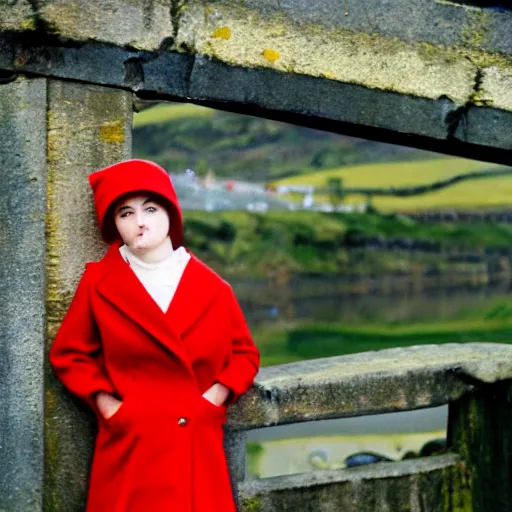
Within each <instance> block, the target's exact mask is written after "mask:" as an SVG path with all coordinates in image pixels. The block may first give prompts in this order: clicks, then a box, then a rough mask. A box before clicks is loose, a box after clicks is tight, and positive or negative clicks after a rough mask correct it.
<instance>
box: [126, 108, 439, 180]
mask: <svg viewBox="0 0 512 512" xmlns="http://www.w3.org/2000/svg"><path fill="white" fill-rule="evenodd" d="M133 154H134V156H135V157H137V158H149V159H151V160H154V161H156V162H158V163H159V164H161V165H163V166H164V167H165V168H166V169H168V170H169V171H171V172H178V173H179V172H183V171H185V169H187V168H191V169H193V170H194V171H196V173H197V174H199V175H202V174H206V172H207V171H208V170H212V171H213V172H214V173H215V174H216V175H217V176H218V177H221V178H223V177H224V178H235V179H242V180H250V181H258V182H266V181H271V180H277V179H281V178H285V177H290V176H296V175H300V174H304V173H306V174H307V173H311V172H314V171H318V170H322V169H330V168H333V167H339V166H347V165H355V164H358V163H363V162H379V161H389V160H394V161H399V160H402V161H404V160H413V159H426V158H431V157H432V154H431V153H428V152H425V151H417V150H412V149H409V148H404V147H400V146H392V145H390V144H380V143H376V142H372V141H367V140H363V139H356V138H352V137H345V136H342V135H337V134H332V133H328V132H321V131H318V130H312V129H309V128H304V127H301V126H294V125H290V124H286V123H279V122H276V121H270V120H267V119H261V118H257V117H251V116H245V115H240V114H232V113H229V112H221V111H216V110H212V109H209V108H206V107H199V106H195V105H189V104H160V105H156V106H153V107H151V108H148V109H146V110H143V111H142V112H140V113H138V114H135V116H134V132H133Z"/></svg>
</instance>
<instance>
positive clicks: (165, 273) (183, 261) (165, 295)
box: [119, 245, 190, 313]
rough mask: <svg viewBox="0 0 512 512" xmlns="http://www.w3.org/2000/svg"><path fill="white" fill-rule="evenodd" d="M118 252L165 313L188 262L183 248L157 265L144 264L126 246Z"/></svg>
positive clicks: (187, 254) (173, 252) (186, 253)
mask: <svg viewBox="0 0 512 512" xmlns="http://www.w3.org/2000/svg"><path fill="white" fill-rule="evenodd" d="M119 252H120V253H121V256H122V257H123V259H124V260H125V261H126V262H127V263H128V264H129V265H130V267H131V269H132V270H133V272H134V273H135V275H136V276H137V277H138V278H139V281H140V282H141V283H142V284H143V286H144V288H146V290H147V292H148V293H149V294H150V295H151V297H152V298H153V300H154V301H155V302H156V303H157V304H158V306H159V307H160V309H161V310H162V311H163V312H164V313H165V312H166V311H167V309H168V308H169V304H170V303H171V301H172V298H173V297H174V294H175V293H176V289H177V288H178V284H179V282H180V280H181V277H182V275H183V272H184V271H185V267H186V266H187V263H188V262H189V260H190V254H189V253H188V252H187V251H186V250H185V248H184V247H179V248H178V249H176V250H174V251H172V253H171V255H170V256H169V257H168V258H166V259H164V260H162V261H159V262H158V263H146V262H144V261H142V260H141V259H140V258H137V256H135V254H133V252H132V251H130V249H129V248H128V246H127V245H122V246H121V247H119Z"/></svg>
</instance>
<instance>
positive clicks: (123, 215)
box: [120, 212, 132, 219]
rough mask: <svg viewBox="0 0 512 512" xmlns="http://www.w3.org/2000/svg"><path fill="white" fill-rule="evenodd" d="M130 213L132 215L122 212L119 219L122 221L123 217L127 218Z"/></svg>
mask: <svg viewBox="0 0 512 512" xmlns="http://www.w3.org/2000/svg"><path fill="white" fill-rule="evenodd" d="M131 213H132V212H123V213H121V215H120V217H121V218H122V219H124V218H125V217H128V215H130V214H131Z"/></svg>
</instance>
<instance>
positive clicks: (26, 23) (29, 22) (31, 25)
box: [20, 18, 36, 30]
mask: <svg viewBox="0 0 512 512" xmlns="http://www.w3.org/2000/svg"><path fill="white" fill-rule="evenodd" d="M20 28H22V29H23V30H35V29H36V22H35V20H34V18H25V19H23V20H21V21H20Z"/></svg>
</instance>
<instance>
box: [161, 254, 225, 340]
mask: <svg viewBox="0 0 512 512" xmlns="http://www.w3.org/2000/svg"><path fill="white" fill-rule="evenodd" d="M220 283H221V279H220V278H219V276H217V274H215V273H214V272H213V271H212V270H210V269H209V268H208V267H207V266H206V265H205V264H204V263H202V262H201V261H200V260H198V259H197V258H196V257H195V256H194V255H193V254H191V258H190V261H189V262H188V264H187V266H186V268H185V272H183V276H182V277H181V281H180V283H179V285H178V288H177V290H176V293H175V294H174V298H173V299H172V301H171V304H170V305H169V309H168V310H167V313H166V316H167V321H168V323H169V325H170V326H171V328H172V329H173V330H174V331H176V332H177V333H179V336H180V337H181V336H183V335H184V334H185V332H186V331H187V330H188V329H189V328H190V327H192V326H193V325H194V324H195V323H196V322H197V321H198V320H199V319H200V318H201V317H202V316H203V315H204V313H205V312H206V310H207V309H208V308H209V306H210V305H211V304H212V302H213V301H214V299H215V297H216V296H217V294H218V293H219V290H220Z"/></svg>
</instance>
